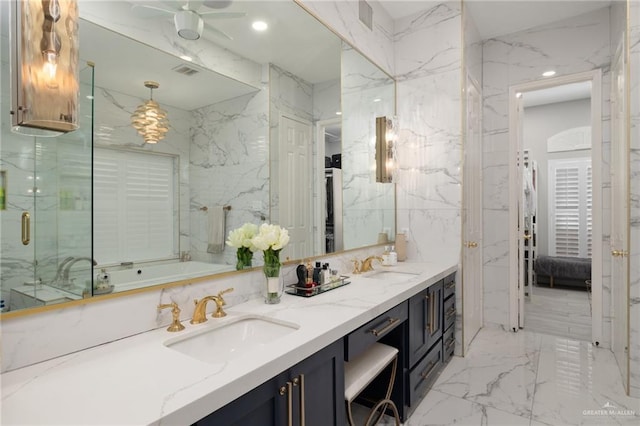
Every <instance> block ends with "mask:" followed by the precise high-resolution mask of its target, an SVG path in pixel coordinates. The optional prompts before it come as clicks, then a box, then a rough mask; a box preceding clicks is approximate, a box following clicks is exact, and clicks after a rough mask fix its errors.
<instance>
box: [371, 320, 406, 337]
mask: <svg viewBox="0 0 640 426" xmlns="http://www.w3.org/2000/svg"><path fill="white" fill-rule="evenodd" d="M398 321H400V319H399V318H391V317H389V318H387V322H388V324H387V325H385V326H384V327H383V328H382V330H378V329H376V328H372V329H371V330H369V332H370V333H371V334H373V335H374V336H376V337H378V336H380V335H381V334H384V333H386V332H387V331H389V330H390V329H391V328H393V326H394V325H395V323H397V322H398Z"/></svg>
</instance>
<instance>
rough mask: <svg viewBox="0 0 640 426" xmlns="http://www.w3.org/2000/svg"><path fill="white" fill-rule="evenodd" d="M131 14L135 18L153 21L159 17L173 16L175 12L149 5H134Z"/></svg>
mask: <svg viewBox="0 0 640 426" xmlns="http://www.w3.org/2000/svg"><path fill="white" fill-rule="evenodd" d="M131 12H132V13H133V15H134V16H136V17H138V18H142V19H153V18H157V17H159V16H166V15H167V14H169V15H173V14H174V13H175V11H173V10H169V9H163V8H161V7H156V6H151V5H148V4H134V5H133V6H131Z"/></svg>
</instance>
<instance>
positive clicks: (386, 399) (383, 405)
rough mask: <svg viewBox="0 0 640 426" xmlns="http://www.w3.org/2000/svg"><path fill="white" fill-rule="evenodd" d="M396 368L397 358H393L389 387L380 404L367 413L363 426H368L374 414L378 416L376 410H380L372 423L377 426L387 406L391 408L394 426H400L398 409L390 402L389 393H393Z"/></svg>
mask: <svg viewBox="0 0 640 426" xmlns="http://www.w3.org/2000/svg"><path fill="white" fill-rule="evenodd" d="M397 368H398V357H395V358H394V359H393V362H392V363H391V378H390V379H389V386H388V387H387V393H386V395H385V397H384V399H383V400H382V401H380V402H378V403H377V404H376V405H375V406H374V407H373V408H372V409H371V412H370V413H369V417H367V421H366V422H365V425H366V426H368V425H369V422H370V421H371V419H372V418H373V416H374V414H378V413H377V412H378V409H380V413H379V414H378V417H376V419H375V421H374V423H373V424H374V425H376V424H378V422H379V421H380V419H382V417H383V416H384V413H385V411H387V405H390V406H391V410H392V411H393V416H394V417H395V419H396V425H400V416H399V414H398V408H397V407H396V404H395V403H394V402H393V401H392V400H391V392H392V391H393V384H394V383H395V381H396V370H397Z"/></svg>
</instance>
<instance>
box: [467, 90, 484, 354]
mask: <svg viewBox="0 0 640 426" xmlns="http://www.w3.org/2000/svg"><path fill="white" fill-rule="evenodd" d="M466 104H467V117H466V140H465V146H464V182H463V188H464V200H463V202H464V208H463V213H464V218H463V220H464V225H463V227H464V228H463V229H464V244H463V248H462V250H463V268H462V321H463V325H462V340H463V345H462V354H463V355H464V354H465V353H466V350H467V349H468V348H469V344H470V343H471V341H472V340H473V338H474V337H475V335H476V334H477V333H478V331H479V330H480V328H481V327H482V322H483V320H482V310H483V302H482V298H483V285H482V94H481V93H480V89H479V86H478V84H477V83H476V82H475V81H473V80H471V79H470V78H467V100H466Z"/></svg>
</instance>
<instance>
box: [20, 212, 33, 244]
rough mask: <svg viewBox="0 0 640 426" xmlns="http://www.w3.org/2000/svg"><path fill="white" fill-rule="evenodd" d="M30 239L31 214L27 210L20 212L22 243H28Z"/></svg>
mask: <svg viewBox="0 0 640 426" xmlns="http://www.w3.org/2000/svg"><path fill="white" fill-rule="evenodd" d="M30 241H31V215H30V214H29V212H22V244H23V245H25V246H26V245H28V244H29V242H30Z"/></svg>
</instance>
